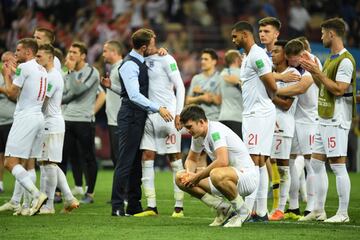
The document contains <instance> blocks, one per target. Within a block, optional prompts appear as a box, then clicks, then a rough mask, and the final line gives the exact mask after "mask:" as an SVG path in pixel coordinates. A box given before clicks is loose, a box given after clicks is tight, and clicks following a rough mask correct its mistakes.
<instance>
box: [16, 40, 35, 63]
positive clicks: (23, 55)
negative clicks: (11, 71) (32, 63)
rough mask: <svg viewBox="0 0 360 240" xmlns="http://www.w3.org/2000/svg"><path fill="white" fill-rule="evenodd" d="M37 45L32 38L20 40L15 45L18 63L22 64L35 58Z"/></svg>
mask: <svg viewBox="0 0 360 240" xmlns="http://www.w3.org/2000/svg"><path fill="white" fill-rule="evenodd" d="M37 50H38V44H37V43H36V41H35V39H33V38H23V39H20V40H19V41H18V43H17V45H16V51H15V57H16V61H17V62H18V63H23V62H26V61H28V60H31V59H33V58H34V57H35V55H36V53H37Z"/></svg>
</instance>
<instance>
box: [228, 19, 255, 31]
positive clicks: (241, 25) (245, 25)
mask: <svg viewBox="0 0 360 240" xmlns="http://www.w3.org/2000/svg"><path fill="white" fill-rule="evenodd" d="M232 30H235V31H237V32H239V31H247V32H250V33H251V34H254V28H253V27H252V25H251V24H250V23H249V22H247V21H240V22H237V23H235V25H234V26H233V27H232Z"/></svg>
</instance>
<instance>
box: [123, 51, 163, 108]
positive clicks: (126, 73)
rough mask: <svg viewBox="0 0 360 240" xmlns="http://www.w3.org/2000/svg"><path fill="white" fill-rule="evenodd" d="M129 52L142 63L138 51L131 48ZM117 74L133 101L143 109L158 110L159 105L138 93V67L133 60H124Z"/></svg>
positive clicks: (141, 57)
mask: <svg viewBox="0 0 360 240" xmlns="http://www.w3.org/2000/svg"><path fill="white" fill-rule="evenodd" d="M129 54H130V56H132V57H134V58H137V59H138V60H139V61H140V62H142V63H144V61H145V59H144V57H143V56H142V55H140V54H139V53H137V52H136V51H135V50H134V49H133V50H131V52H130V53H129ZM119 74H120V76H121V78H122V80H123V82H124V86H125V89H126V92H127V94H128V96H129V99H130V100H131V101H132V102H133V103H135V104H136V105H138V106H140V107H141V108H143V109H145V110H146V111H151V112H159V109H160V105H159V104H157V103H155V102H152V101H150V100H149V99H148V98H146V97H145V96H144V95H142V94H141V93H140V86H139V74H140V69H139V66H138V65H137V64H136V63H135V62H133V61H127V62H125V63H124V64H123V65H122V66H121V68H120V69H119Z"/></svg>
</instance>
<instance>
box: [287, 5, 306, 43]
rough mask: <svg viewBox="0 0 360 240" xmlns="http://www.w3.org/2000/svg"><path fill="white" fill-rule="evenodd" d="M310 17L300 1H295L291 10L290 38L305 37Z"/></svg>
mask: <svg viewBox="0 0 360 240" xmlns="http://www.w3.org/2000/svg"><path fill="white" fill-rule="evenodd" d="M309 21H310V15H309V13H308V11H307V10H306V9H305V8H304V7H303V6H302V4H301V1H300V0H293V1H292V5H291V6H290V9H289V38H295V37H298V36H303V35H305V30H306V26H307V24H308V22H309Z"/></svg>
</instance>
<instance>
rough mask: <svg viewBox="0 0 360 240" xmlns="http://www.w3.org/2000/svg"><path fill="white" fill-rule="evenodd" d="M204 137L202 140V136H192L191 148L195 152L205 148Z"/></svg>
mask: <svg viewBox="0 0 360 240" xmlns="http://www.w3.org/2000/svg"><path fill="white" fill-rule="evenodd" d="M202 143H203V139H201V140H200V138H198V139H195V138H191V146H190V149H191V151H193V152H196V153H201V152H202V150H204V147H202Z"/></svg>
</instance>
